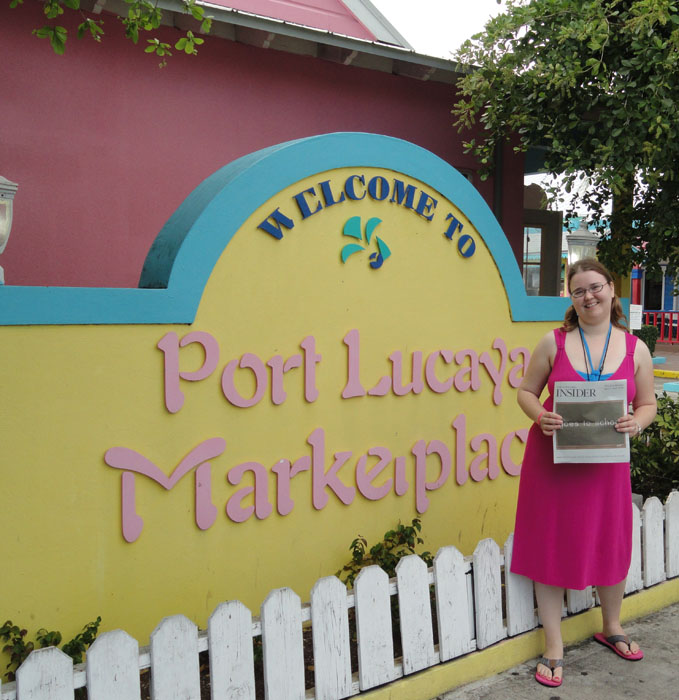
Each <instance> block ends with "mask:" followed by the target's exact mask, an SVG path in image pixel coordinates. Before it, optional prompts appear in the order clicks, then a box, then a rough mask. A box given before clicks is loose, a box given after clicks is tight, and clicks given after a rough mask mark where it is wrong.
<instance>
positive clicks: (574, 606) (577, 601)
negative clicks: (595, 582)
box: [566, 586, 594, 615]
mask: <svg viewBox="0 0 679 700" xmlns="http://www.w3.org/2000/svg"><path fill="white" fill-rule="evenodd" d="M593 605H594V595H593V591H592V587H591V586H587V588H585V589H584V590H582V591H575V590H571V589H570V588H569V589H567V590H566V609H567V610H568V613H569V614H570V615H575V614H576V613H579V612H582V611H583V610H587V609H589V608H591V607H592V606H593Z"/></svg>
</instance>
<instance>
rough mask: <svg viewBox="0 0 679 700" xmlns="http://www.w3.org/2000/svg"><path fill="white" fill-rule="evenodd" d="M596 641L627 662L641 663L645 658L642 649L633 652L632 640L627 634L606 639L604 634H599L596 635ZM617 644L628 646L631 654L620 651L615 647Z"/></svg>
mask: <svg viewBox="0 0 679 700" xmlns="http://www.w3.org/2000/svg"><path fill="white" fill-rule="evenodd" d="M594 639H595V641H597V642H599V644H603V645H604V646H605V647H608V648H609V649H611V650H613V651H614V652H615V653H616V654H617V655H618V656H619V657H620V658H621V659H625V661H641V659H643V658H644V652H643V651H641V649H639V651H635V652H632V651H631V649H632V647H631V645H630V638H629V637H628V636H627V635H626V634H614V635H613V636H612V637H604V635H603V634H601V633H600V632H597V634H595V635H594ZM617 642H624V643H625V644H627V647H628V649H630V653H629V654H625V652H624V651H620V649H618V647H616V646H615V645H616V643H617Z"/></svg>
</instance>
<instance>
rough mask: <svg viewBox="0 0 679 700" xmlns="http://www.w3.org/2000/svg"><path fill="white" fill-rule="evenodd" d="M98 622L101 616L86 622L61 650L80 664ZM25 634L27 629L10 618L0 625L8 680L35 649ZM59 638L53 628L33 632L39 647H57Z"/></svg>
mask: <svg viewBox="0 0 679 700" xmlns="http://www.w3.org/2000/svg"><path fill="white" fill-rule="evenodd" d="M100 623H101V617H97V619H96V620H94V621H93V622H88V623H87V624H86V625H85V626H84V627H83V629H82V632H79V633H78V634H76V636H75V637H74V638H73V639H71V641H70V642H66V644H64V645H63V646H62V647H61V649H62V651H63V652H64V653H66V654H68V655H69V656H70V657H71V658H72V659H73V663H76V664H81V663H82V662H83V654H84V653H85V652H86V651H87V648H88V647H89V646H90V644H92V642H93V641H94V640H95V639H96V637H97V632H98V631H99V625H100ZM27 634H28V631H27V630H25V629H22V628H21V627H19V626H18V625H15V624H14V623H13V622H12V621H11V620H7V621H6V622H5V624H4V625H2V627H0V638H2V640H3V641H4V642H7V643H6V644H5V646H4V647H3V648H2V651H3V652H4V653H6V654H9V663H8V664H7V666H6V668H7V669H8V671H7V672H6V673H5V677H6V678H7V680H8V681H13V680H16V670H17V669H18V668H19V666H21V664H22V663H23V662H24V661H25V660H26V658H27V657H28V655H29V654H30V653H31V652H32V651H33V649H35V644H34V643H33V642H27V641H26V636H27ZM61 639H62V635H61V632H57V631H54V630H52V631H49V632H48V631H47V630H46V629H45V628H40V629H39V630H38V631H37V632H36V634H35V640H36V642H37V643H38V645H39V647H40V648H41V649H44V648H45V647H58V646H59V644H61Z"/></svg>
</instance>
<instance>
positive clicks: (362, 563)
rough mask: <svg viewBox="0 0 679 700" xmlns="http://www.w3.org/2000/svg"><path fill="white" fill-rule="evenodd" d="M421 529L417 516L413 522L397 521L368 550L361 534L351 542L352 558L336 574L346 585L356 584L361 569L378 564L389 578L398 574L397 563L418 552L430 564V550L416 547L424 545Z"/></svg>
mask: <svg viewBox="0 0 679 700" xmlns="http://www.w3.org/2000/svg"><path fill="white" fill-rule="evenodd" d="M421 530H422V522H421V521H420V519H419V518H414V519H413V521H412V523H411V524H410V525H403V523H400V522H399V524H398V526H397V527H396V529H395V530H388V531H387V532H385V533H384V537H383V538H382V541H381V542H378V543H377V544H374V545H373V546H372V547H371V548H370V550H368V541H367V540H366V539H365V537H363V536H362V535H359V536H358V537H357V538H356V539H355V540H354V541H353V542H352V543H351V546H350V547H349V549H350V550H351V561H350V562H348V563H347V564H345V565H344V566H343V567H342V568H341V569H340V570H339V571H338V572H337V573H336V574H335V575H336V576H339V577H340V579H341V581H342V582H343V583H344V584H346V585H347V586H350V587H353V585H354V580H355V579H356V577H357V576H358V574H359V573H360V571H361V569H362V568H364V567H366V566H371V565H373V564H376V565H377V566H379V567H381V568H382V569H383V570H384V571H386V572H387V574H388V575H389V578H393V577H394V576H396V565H397V564H398V562H399V561H400V560H401V559H402V558H403V557H405V556H407V555H408V554H419V556H420V558H421V559H422V560H423V561H424V562H425V563H426V564H427V566H431V565H432V564H433V563H434V557H433V556H432V554H431V553H430V552H416V551H415V546H416V545H418V544H424V540H423V539H422V538H421V537H420V536H419V535H420V531H421Z"/></svg>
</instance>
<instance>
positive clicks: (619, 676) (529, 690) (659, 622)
mask: <svg viewBox="0 0 679 700" xmlns="http://www.w3.org/2000/svg"><path fill="white" fill-rule="evenodd" d="M625 631H626V632H627V633H628V634H629V635H630V636H631V637H632V638H634V639H635V640H637V641H638V642H639V644H640V646H641V647H642V649H643V650H644V654H645V658H644V659H642V660H641V661H635V662H632V661H625V660H623V659H620V658H618V657H617V656H616V655H615V654H614V653H613V652H612V651H610V650H609V649H607V648H606V647H604V646H602V645H601V644H598V643H597V642H595V641H593V640H590V641H586V642H582V643H581V644H578V645H577V646H573V647H569V648H567V649H566V655H565V658H564V682H563V684H562V685H561V687H559V688H546V687H544V686H542V685H539V684H538V683H537V682H536V681H535V679H534V678H533V675H534V673H535V661H531V662H530V663H526V664H521V665H520V666H515V667H514V668H511V669H509V670H508V671H505V672H504V673H500V674H498V675H496V676H491V677H490V678H487V679H485V680H482V681H477V682H475V683H470V684H469V685H465V686H461V687H460V688H456V689H455V690H452V691H449V692H447V693H444V694H443V695H439V696H437V697H436V698H432V700H486V699H490V698H494V699H495V698H498V699H501V700H531V699H532V698H535V700H609V698H610V699H611V700H613V698H615V700H619V699H620V698H639V699H640V700H642V699H643V700H646V698H652V699H653V700H675V699H676V698H677V697H679V689H678V688H679V682H678V681H677V667H678V662H679V644H678V642H679V603H675V604H674V605H671V606H669V607H667V608H664V609H663V610H660V611H658V612H656V613H653V614H652V615H649V616H648V617H645V618H642V619H640V620H636V621H632V622H628V623H627V624H626V625H625Z"/></svg>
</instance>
